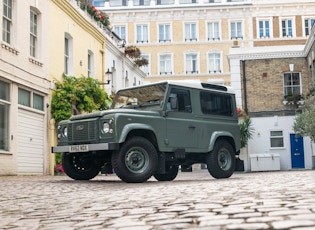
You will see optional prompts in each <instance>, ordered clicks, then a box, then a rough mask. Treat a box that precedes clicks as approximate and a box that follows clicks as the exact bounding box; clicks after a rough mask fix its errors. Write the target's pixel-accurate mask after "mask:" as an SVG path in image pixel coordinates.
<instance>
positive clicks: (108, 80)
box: [98, 69, 113, 85]
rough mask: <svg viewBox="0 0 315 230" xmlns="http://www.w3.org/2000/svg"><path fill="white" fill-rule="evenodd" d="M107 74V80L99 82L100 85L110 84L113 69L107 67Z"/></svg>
mask: <svg viewBox="0 0 315 230" xmlns="http://www.w3.org/2000/svg"><path fill="white" fill-rule="evenodd" d="M105 74H106V76H107V82H101V83H98V84H99V85H109V84H110V79H111V77H112V74H113V73H112V72H111V71H109V69H107V71H106V72H105Z"/></svg>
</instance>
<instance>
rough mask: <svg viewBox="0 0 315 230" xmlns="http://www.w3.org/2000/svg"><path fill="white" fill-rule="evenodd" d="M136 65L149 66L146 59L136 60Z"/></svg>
mask: <svg viewBox="0 0 315 230" xmlns="http://www.w3.org/2000/svg"><path fill="white" fill-rule="evenodd" d="M135 63H136V65H137V66H139V67H141V66H146V65H148V64H149V61H148V59H146V58H144V57H142V58H138V59H137V60H136V61H135Z"/></svg>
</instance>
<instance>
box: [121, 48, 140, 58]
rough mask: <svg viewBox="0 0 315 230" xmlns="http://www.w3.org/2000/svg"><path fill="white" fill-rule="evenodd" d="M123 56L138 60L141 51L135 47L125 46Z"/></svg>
mask: <svg viewBox="0 0 315 230" xmlns="http://www.w3.org/2000/svg"><path fill="white" fill-rule="evenodd" d="M125 55H126V56H128V57H130V58H133V59H138V58H139V57H140V55H141V51H140V49H139V48H138V47H136V46H126V47H125Z"/></svg>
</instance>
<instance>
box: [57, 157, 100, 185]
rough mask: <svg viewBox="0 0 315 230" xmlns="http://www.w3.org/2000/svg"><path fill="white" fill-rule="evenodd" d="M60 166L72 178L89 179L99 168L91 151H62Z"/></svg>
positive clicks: (96, 173) (97, 172)
mask: <svg viewBox="0 0 315 230" xmlns="http://www.w3.org/2000/svg"><path fill="white" fill-rule="evenodd" d="M62 167H63V170H64V171H65V173H66V174H67V175H68V176H69V177H70V178H72V179H74V180H90V179H92V178H94V177H96V176H97V175H98V174H99V172H100V170H101V167H100V166H98V165H97V164H96V163H95V161H94V159H93V156H92V154H91V153H63V154H62Z"/></svg>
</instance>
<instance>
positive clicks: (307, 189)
mask: <svg viewBox="0 0 315 230" xmlns="http://www.w3.org/2000/svg"><path fill="white" fill-rule="evenodd" d="M0 186H1V190H0V229H45V230H48V229H128V230H130V229H140V230H142V229H143V230H146V229H211V230H212V229H223V230H224V229H295V230H301V229H303V230H311V229H312V230H314V229H315V171H313V170H309V171H287V172H264V173H235V174H234V175H233V176H232V177H231V178H229V179H221V180H217V179H213V178H212V177H211V176H210V175H209V173H208V171H207V170H197V171H194V172H193V173H189V172H186V173H183V172H180V173H179V175H178V177H177V178H176V179H175V180H174V181H172V182H157V181H156V180H155V179H153V178H152V179H150V180H149V181H148V182H146V183H142V184H127V183H124V182H122V181H120V180H119V179H118V178H117V177H116V176H115V175H112V176H105V175H100V176H98V177H96V178H95V179H93V180H91V181H74V180H72V179H70V178H68V177H66V176H55V177H52V176H5V177H4V176H2V177H0Z"/></svg>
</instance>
